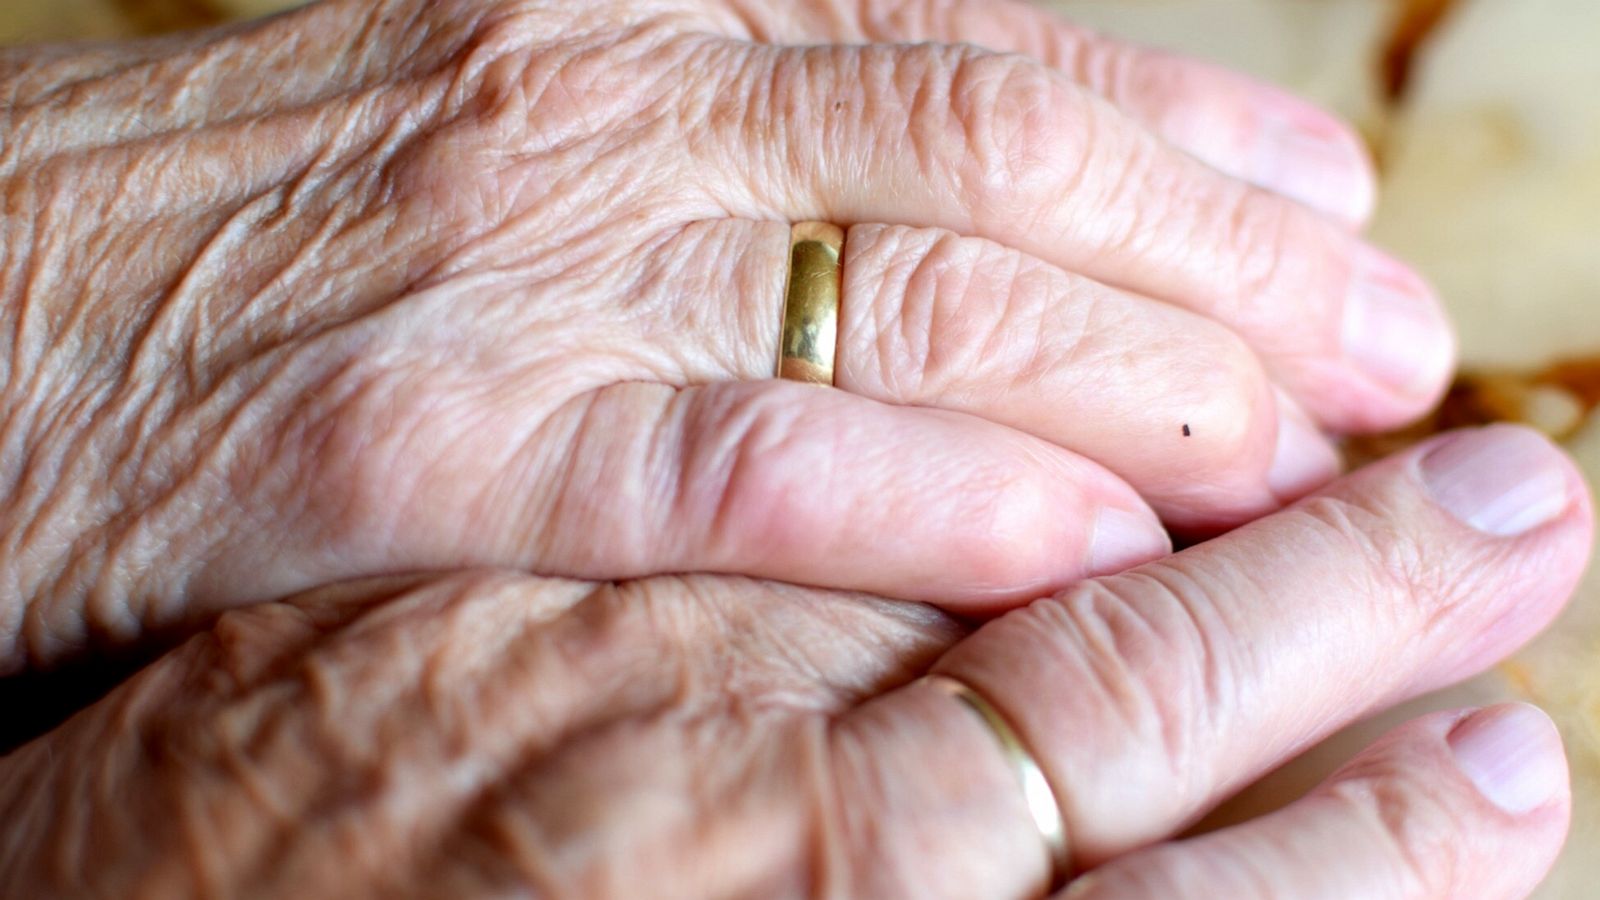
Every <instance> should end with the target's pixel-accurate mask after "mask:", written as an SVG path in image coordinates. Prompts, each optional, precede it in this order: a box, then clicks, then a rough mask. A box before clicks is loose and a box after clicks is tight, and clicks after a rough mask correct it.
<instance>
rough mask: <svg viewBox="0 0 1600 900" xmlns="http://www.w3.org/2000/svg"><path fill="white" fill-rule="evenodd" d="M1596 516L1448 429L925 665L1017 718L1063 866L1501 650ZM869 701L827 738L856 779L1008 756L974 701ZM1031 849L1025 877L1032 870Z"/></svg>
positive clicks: (1556, 595)
mask: <svg viewBox="0 0 1600 900" xmlns="http://www.w3.org/2000/svg"><path fill="white" fill-rule="evenodd" d="M1591 532H1592V526H1591V512H1590V506H1589V501H1588V498H1587V494H1586V492H1585V490H1584V488H1583V485H1582V482H1581V480H1580V478H1579V476H1578V474H1577V472H1576V469H1575V468H1574V467H1573V466H1572V464H1571V463H1570V462H1569V461H1568V460H1567V459H1566V458H1565V457H1564V456H1563V455H1561V453H1560V452H1559V451H1558V450H1556V449H1555V448H1554V447H1553V446H1552V445H1550V444H1549V443H1548V442H1546V441H1545V440H1544V439H1543V438H1541V437H1539V436H1537V435H1536V434H1534V433H1533V432H1530V431H1525V430H1521V429H1516V428H1509V427H1497V428H1491V429H1486V430H1483V431H1475V432H1465V433H1460V434H1454V435H1450V436H1447V437H1445V438H1443V439H1441V440H1438V441H1434V442H1431V443H1430V444H1428V445H1425V446H1423V447H1421V448H1418V449H1416V450H1414V451H1413V452H1410V453H1407V454H1405V455H1402V456H1399V457H1396V458H1393V459H1390V460H1388V461H1385V462H1384V463H1381V464H1379V465H1377V466H1375V467H1373V468H1371V469H1368V470H1365V471H1363V472H1360V473H1358V474H1356V475H1354V476H1352V477H1350V478H1348V479H1346V480H1344V481H1342V482H1340V483H1339V484H1337V485H1335V486H1334V487H1333V488H1331V489H1329V490H1328V491H1326V492H1323V493H1322V494H1319V495H1317V496H1315V497H1314V498H1312V499H1309V500H1306V501H1303V502H1302V503H1301V504H1299V505H1297V506H1296V507H1294V508H1291V509H1290V510H1287V511H1285V512H1283V513H1279V514H1277V515H1275V516H1272V517H1270V518H1267V519H1263V520H1262V521H1260V522H1258V523H1256V524H1253V525H1250V526H1246V527H1245V528H1242V529H1240V530H1238V531H1235V532H1233V533H1231V534H1229V535H1227V536H1225V537H1222V538H1219V539H1217V540H1215V541H1212V542H1210V543H1208V544H1204V545H1201V546H1198V547H1195V548H1192V549H1190V550H1188V551H1185V552H1184V553H1181V554H1178V555H1177V556H1174V557H1170V558H1168V559H1165V560H1162V561H1158V562H1155V563H1152V564H1149V565H1146V566H1143V567H1141V568H1140V569H1137V570H1135V571H1133V572H1130V573H1128V574H1126V575H1123V576H1116V577H1113V578H1109V579H1102V580H1100V581H1096V582H1089V583H1085V584H1083V585H1081V586H1078V587H1074V588H1073V589H1071V590H1069V591H1067V592H1065V593H1063V594H1062V595H1060V596H1059V597H1057V598H1055V599H1053V600H1049V601H1042V602H1039V603H1035V604H1033V605H1031V606H1029V607H1028V608H1026V609H1024V610H1019V611H1017V612H1014V613H1012V614H1010V615H1008V616H1006V617H1004V618H1002V619H1000V620H998V621H996V622H993V623H990V624H989V625H988V626H987V627H985V628H984V629H983V630H981V631H980V632H979V633H978V634H977V635H975V636H974V637H973V638H971V639H969V640H968V641H966V642H964V643H962V644H961V645H959V646H958V647H956V648H955V649H954V650H953V651H952V652H951V653H950V654H949V655H948V656H946V657H945V658H944V659H943V660H942V661H941V662H940V663H939V665H938V666H937V667H936V671H939V672H942V673H944V674H947V675H950V676H952V677H955V678H957V679H959V680H961V681H963V682H965V683H967V684H969V685H971V686H972V687H973V688H974V689H976V690H977V691H978V692H979V693H980V694H982V695H983V696H985V697H987V698H988V699H989V700H990V701H991V702H992V703H993V704H994V705H995V707H996V708H997V709H999V710H1000V711H1001V713H1002V715H1004V716H1005V717H1006V718H1007V719H1008V720H1009V721H1010V722H1011V724H1012V726H1013V727H1014V728H1015V729H1016V731H1017V732H1018V733H1019V735H1020V736H1021V738H1022V740H1023V742H1024V743H1025V744H1026V746H1028V747H1029V748H1030V749H1031V750H1032V752H1033V754H1034V755H1035V756H1036V757H1037V758H1038V759H1039V762H1040V765H1041V766H1042V767H1043V769H1044V771H1045V773H1046V775H1047V777H1048V779H1049V781H1050V783H1051V785H1052V786H1053V787H1054V790H1055V794H1056V796H1057V798H1058V800H1059V802H1060V803H1061V804H1062V807H1063V812H1064V816H1065V819H1066V822H1067V826H1068V833H1069V837H1070V841H1071V846H1072V848H1073V851H1074V854H1075V859H1076V862H1077V864H1078V865H1079V866H1080V867H1088V866H1093V865H1095V864H1097V863H1100V862H1103V861H1105V860H1107V859H1110V858H1113V857H1115V856H1117V855H1119V854H1121V853H1124V852H1127V851H1129V850H1131V849H1134V848H1136V847H1139V846H1143V845H1145V844H1148V843H1150V842H1151V841H1154V840H1159V839H1162V838H1165V837H1167V836H1168V835H1170V834H1172V833H1173V832H1175V831H1177V830H1178V829H1180V828H1182V827H1183V826H1184V825H1186V824H1188V823H1190V822H1192V821H1194V820H1195V819H1196V818H1197V817H1198V816H1199V815H1201V814H1203V813H1204V812H1205V811H1206V810H1208V809H1209V808H1210V807H1212V806H1213V805H1214V804H1215V803H1216V802H1217V800H1218V799H1219V798H1221V797H1224V796H1226V795H1228V794H1229V793H1231V792H1232V791H1234V790H1235V789H1237V788H1238V787H1239V786H1241V785H1243V784H1245V783H1248V782H1249V781H1251V780H1253V779H1254V778H1255V777H1257V776H1258V775H1260V774H1261V773H1262V772H1264V771H1266V770H1267V769H1269V768H1271V767H1273V766H1275V765H1277V764H1278V763H1280V762H1282V761H1283V760H1285V759H1287V758H1288V757H1290V756H1291V755H1293V754H1294V753H1295V752H1297V751H1298V750H1299V749H1301V748H1303V747H1305V746H1307V745H1308V744H1309V743H1311V742H1313V741H1316V740H1318V739H1320V738H1321V737H1323V736H1325V735H1327V734H1328V733H1330V732H1331V731H1332V730H1334V729H1336V728H1338V727H1340V726H1341V725H1343V724H1345V723H1347V722H1349V721H1351V720H1352V719H1354V718H1356V717H1358V716H1360V715H1362V714H1364V713H1366V712H1368V711H1369V710H1371V709H1372V708H1374V707H1376V706H1382V705H1386V704H1389V703H1392V702H1396V701H1398V700H1400V699H1402V698H1405V697H1408V696H1412V695H1415V694H1418V693H1420V692H1423V691H1426V690H1429V689H1432V688H1435V687H1438V686H1440V685H1442V684H1445V683H1449V682H1453V681H1456V680H1459V679H1461V678H1464V677H1467V676H1468V675H1471V674H1473V673H1475V672H1477V671H1480V670H1482V669H1484V668H1485V667H1487V666H1488V665H1490V664H1492V663H1493V662H1494V661H1495V660H1498V659H1500V658H1502V657H1503V656H1504V655H1505V654H1507V653H1509V652H1510V651H1511V650H1513V649H1514V648H1515V647H1517V646H1519V645H1520V644H1521V643H1523V642H1524V641H1526V640H1527V639H1528V638H1529V637H1530V636H1531V635H1533V634H1534V633H1535V632H1536V631H1537V630H1538V629H1540V628H1541V627H1542V626H1543V625H1544V624H1545V623H1547V622H1548V621H1549V620H1550V619H1551V618H1552V617H1553V616H1554V614H1555V613H1556V611H1557V610H1558V609H1559V608H1560V607H1561V605H1562V603H1563V602H1564V601H1565V600H1566V598H1567V597H1568V595H1569V593H1570V591H1571V589H1572V587H1573V585H1574V584H1575V583H1576V581H1577V578H1578V576H1579V575H1580V573H1581V571H1582V569H1583V567H1584V563H1585V561H1586V557H1587V555H1588V552H1589V548H1590V537H1591ZM861 716H862V718H863V720H864V721H863V723H862V724H861V725H851V724H850V723H848V722H847V723H846V725H847V727H843V728H841V729H839V730H838V734H839V736H840V738H841V739H842V741H843V742H844V744H845V745H846V746H845V747H844V748H842V749H841V750H840V753H841V754H848V755H850V756H853V757H862V758H870V759H872V760H874V765H873V767H871V768H868V769H866V770H865V771H862V772H859V773H857V774H856V776H855V777H853V778H852V779H851V781H850V784H849V785H847V787H846V788H844V789H843V790H844V793H845V795H847V796H862V797H881V796H885V795H909V796H913V797H915V796H917V792H918V791H919V790H926V789H921V788H918V787H917V784H918V783H919V782H920V781H924V780H930V779H932V776H931V775H930V774H929V773H930V771H933V769H930V768H929V767H930V766H932V767H938V766H953V767H959V766H963V765H965V766H968V767H984V768H986V769H988V770H990V775H989V776H987V777H993V776H994V772H993V769H995V768H996V767H999V770H1000V773H1001V774H1004V772H1005V769H1004V768H1003V766H1001V763H1000V760H999V754H997V753H995V752H994V749H993V740H992V738H989V736H988V735H987V734H986V733H985V732H984V731H983V729H982V728H980V727H979V726H978V725H977V724H976V723H975V722H974V721H973V720H974V718H975V717H973V716H971V715H970V714H969V713H968V712H967V711H966V710H964V709H963V708H961V706H960V705H959V704H957V703H954V702H951V701H950V700H949V699H948V698H946V697H942V696H940V695H938V692H936V691H933V690H931V689H927V688H914V689H910V690H906V691H903V692H900V693H899V694H897V695H891V696H890V697H888V698H885V699H884V700H883V701H882V702H880V703H878V704H876V705H875V706H874V705H869V706H867V707H863V709H862V710H861ZM884 735H889V737H884ZM927 735H944V736H947V737H945V738H941V740H939V741H936V742H932V743H931V744H929V745H926V746H925V745H924V744H928V742H926V741H920V742H919V741H918V740H917V737H918V736H922V737H926V736H927ZM869 740H870V743H865V744H864V743H863V741H869ZM985 740H988V741H989V750H988V755H987V756H983V755H979V754H978V751H979V750H980V749H981V748H983V747H984V746H985V744H984V741H985ZM933 780H936V779H933ZM858 782H859V783H858ZM880 785H887V786H880ZM938 799H939V798H936V797H935V798H931V799H929V798H922V799H920V800H918V801H916V802H920V803H925V804H935V803H937V802H938ZM1018 803H1020V799H1019V798H1018V797H1017V796H1016V792H1013V794H1012V795H1011V796H1007V797H1004V798H1002V799H996V800H995V801H994V805H993V808H992V809H988V810H978V811H975V814H976V815H978V816H980V817H981V818H982V819H983V821H984V822H985V823H987V824H990V825H992V826H993V827H995V828H998V829H1010V830H1011V832H1013V833H1014V832H1015V831H1017V830H1018V828H1019V827H1021V826H1020V825H1019V823H1018V822H1017V821H1016V820H1015V819H1014V818H1009V819H1008V818H1006V817H1008V816H1012V817H1014V816H1015V815H1016V812H1017V810H1016V804H1018ZM898 805H899V806H901V807H904V806H906V805H908V804H907V803H900V804H898ZM866 808H867V809H871V810H872V815H873V816H874V817H879V816H882V817H887V818H885V821H896V820H897V819H898V818H899V817H901V816H903V815H904V810H903V809H899V808H894V807H893V806H890V805H888V804H884V805H883V806H881V807H880V808H877V809H873V808H872V807H871V806H867V807H866ZM1027 821H1028V820H1027V819H1026V818H1024V819H1022V820H1021V822H1022V823H1026V822H1027ZM933 830H936V829H933ZM920 837H921V839H922V840H924V841H937V837H936V836H935V835H933V834H930V833H928V832H924V833H923V834H922V835H920ZM893 846H894V847H895V848H897V849H898V850H899V851H900V852H902V853H907V854H911V853H913V851H912V850H911V849H910V848H909V845H893ZM924 846H926V845H924ZM938 846H940V847H941V850H942V852H948V853H950V854H953V855H954V856H955V857H956V858H955V859H953V861H952V862H951V863H950V865H951V866H952V867H956V866H964V867H966V868H968V869H979V868H981V867H982V866H983V865H984V863H983V862H982V861H981V860H977V859H974V858H967V857H964V856H962V853H963V850H962V849H961V846H960V841H959V840H958V839H955V838H951V839H949V840H948V841H947V842H941V843H938ZM1034 847H1035V848H1036V854H1035V857H1034V859H1033V860H1032V861H1031V862H1032V867H1031V869H1029V870H1027V874H1029V875H1031V876H1032V877H1034V878H1042V877H1043V875H1042V869H1043V866H1044V857H1043V851H1042V849H1038V847H1039V845H1038V843H1037V841H1036V842H1035V844H1034ZM935 855H937V854H935ZM944 874H948V873H944ZM991 874H993V873H991ZM940 875H941V873H940V872H930V875H929V877H940ZM1008 877H1021V876H1008Z"/></svg>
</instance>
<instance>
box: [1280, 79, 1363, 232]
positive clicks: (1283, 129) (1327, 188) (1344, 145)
mask: <svg viewBox="0 0 1600 900" xmlns="http://www.w3.org/2000/svg"><path fill="white" fill-rule="evenodd" d="M1260 122H1261V125H1260V129H1259V131H1258V133H1257V144H1256V148H1257V149H1256V163H1255V172H1256V174H1255V177H1254V180H1255V182H1256V183H1257V184H1259V185H1261V186H1262V187H1264V188H1266V189H1268V190H1270V191H1276V192H1277V193H1279V194H1282V195H1284V196H1285V197H1288V198H1290V199H1291V200H1296V201H1298V202H1300V203H1303V204H1305V205H1306V206H1309V207H1311V208H1312V209H1315V210H1317V211H1319V212H1323V213H1326V214H1327V215H1330V216H1333V217H1334V218H1336V219H1339V220H1340V221H1343V222H1347V223H1350V224H1360V223H1361V222H1364V221H1366V220H1367V218H1368V217H1369V216H1371V215H1372V208H1373V205H1374V204H1375V203H1376V200H1377V186H1376V184H1375V180H1374V177H1373V174H1372V166H1371V164H1370V163H1369V162H1368V161H1367V154H1366V151H1365V150H1364V149H1362V147H1361V145H1360V144H1359V143H1357V142H1356V140H1355V138H1354V136H1353V135H1352V134H1351V133H1350V131H1349V130H1348V129H1346V128H1344V127H1343V126H1342V125H1341V124H1340V123H1339V121H1338V120H1337V119H1334V118H1331V117H1329V116H1325V115H1323V114H1321V113H1316V114H1311V113H1309V112H1308V111H1306V110H1305V109H1302V108H1300V105H1299V104H1298V103H1295V104H1293V105H1289V104H1281V103H1275V104H1272V105H1271V106H1270V107H1269V109H1268V111H1267V112H1265V113H1264V114H1263V115H1262V116H1261V119H1260Z"/></svg>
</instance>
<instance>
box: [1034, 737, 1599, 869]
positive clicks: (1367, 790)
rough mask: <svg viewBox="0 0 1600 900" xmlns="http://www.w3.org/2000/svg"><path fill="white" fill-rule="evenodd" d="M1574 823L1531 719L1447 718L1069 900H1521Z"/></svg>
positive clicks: (1552, 759) (1133, 863)
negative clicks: (1293, 798) (1286, 802)
mask: <svg viewBox="0 0 1600 900" xmlns="http://www.w3.org/2000/svg"><path fill="white" fill-rule="evenodd" d="M1570 814H1571V796H1570V792H1569V789H1568V784H1567V765H1566V758H1565V757H1564V756H1563V754H1562V750H1561V736H1560V734H1559V733H1558V732H1557V731H1556V729H1555V725H1554V723H1552V722H1551V721H1550V719H1549V717H1548V716H1546V715H1545V714H1544V713H1543V712H1541V711H1539V710H1538V709H1536V708H1534V707H1531V706H1501V707H1495V708H1492V709H1486V710H1480V711H1476V712H1467V713H1442V714H1439V715H1435V716H1430V717H1428V718H1426V719H1423V720H1420V721H1416V722H1412V723H1410V724H1409V725H1407V726H1405V727H1403V728H1401V729H1399V730H1397V731H1396V732H1395V733H1392V734H1390V735H1389V736H1387V737H1386V738H1384V739H1383V740H1382V741H1380V742H1379V743H1378V744H1376V745H1375V746H1373V747H1371V748H1370V749H1368V750H1367V751H1366V752H1365V753H1363V754H1362V755H1361V756H1360V757H1359V758H1358V759H1356V760H1355V761H1354V762H1352V763H1351V764H1350V765H1349V766H1347V767H1345V769H1344V770H1343V771H1341V772H1339V773H1338V774H1336V775H1334V776H1333V777H1332V778H1331V779H1329V781H1328V782H1327V783H1326V784H1324V785H1322V786H1321V787H1320V788H1318V789H1317V790H1316V791H1314V792H1312V794H1311V795H1310V796H1308V797H1306V798H1305V799H1303V800H1300V801H1299V802H1297V803H1295V804H1294V805H1292V806H1290V807H1288V808H1287V809H1284V810H1282V811H1279V812H1277V813H1274V814H1272V815H1269V816H1266V817H1265V818H1262V819H1259V820H1257V821H1254V822H1250V823H1248V824H1245V825H1241V826H1238V827H1235V828H1231V829H1228V830H1226V831H1221V832H1217V833H1214V834H1208V835H1204V836H1202V837H1198V838H1195V839H1193V840H1188V841H1181V842H1178V843H1172V844H1164V845H1161V846H1159V847H1156V848H1154V849H1151V850H1147V851H1144V852H1140V853H1133V854H1130V855H1128V856H1124V857H1122V858H1120V859H1117V860H1116V861H1114V862H1112V863H1110V864H1109V865H1107V866H1105V867H1103V868H1101V869H1099V870H1096V871H1095V872H1091V873H1090V874H1088V875H1086V876H1084V877H1083V878H1081V879H1079V880H1078V881H1077V882H1076V883H1075V884H1073V885H1072V887H1071V888H1070V889H1069V890H1067V891H1066V893H1065V895H1064V898H1063V900H1100V898H1112V897H1115V898H1119V900H1121V898H1132V897H1161V898H1171V900H1185V898H1195V900H1201V898H1211V897H1233V898H1239V900H1250V898H1261V900H1267V898H1272V897H1299V898H1305V900H1317V898H1328V900H1343V898H1346V897H1363V898H1370V900H1385V898H1395V900H1400V898H1406V900H1420V898H1436V900H1520V898H1523V897H1527V896H1529V895H1530V894H1531V893H1532V892H1533V890H1534V889H1535V888H1536V887H1538V885H1539V882H1540V880H1541V879H1542V878H1543V877H1544V876H1545V874H1546V873H1547V872H1548V871H1549V869H1550V866H1551V865H1552V864H1553V863H1554V862H1555V858H1556V855H1557V854H1558V853H1559V852H1560V850H1561V845H1562V842H1563V840H1564V839H1565V837H1566V833H1567V823H1568V819H1569V818H1570Z"/></svg>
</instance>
